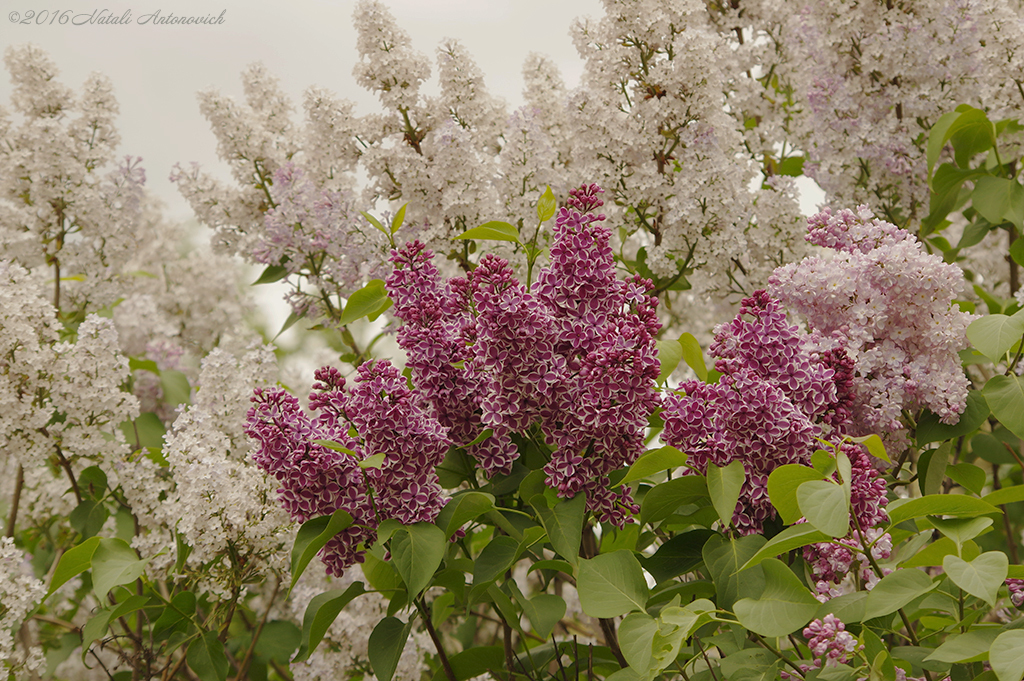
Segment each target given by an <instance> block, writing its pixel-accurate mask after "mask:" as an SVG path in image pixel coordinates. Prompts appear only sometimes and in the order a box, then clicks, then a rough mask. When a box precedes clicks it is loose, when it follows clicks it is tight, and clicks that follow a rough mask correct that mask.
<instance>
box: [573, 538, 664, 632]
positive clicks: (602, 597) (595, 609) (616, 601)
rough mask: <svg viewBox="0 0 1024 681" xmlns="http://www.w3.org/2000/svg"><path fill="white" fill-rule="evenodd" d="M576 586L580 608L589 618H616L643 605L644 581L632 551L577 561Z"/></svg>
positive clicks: (646, 593) (616, 552) (645, 588)
mask: <svg viewBox="0 0 1024 681" xmlns="http://www.w3.org/2000/svg"><path fill="white" fill-rule="evenodd" d="M576 584H577V590H578V591H579V595H580V606H581V607H582V608H583V612H585V613H586V614H588V615H590V616H591V617H618V616H619V615H625V614H626V613H627V612H631V611H633V610H641V611H642V610H643V609H644V606H645V605H646V604H647V596H648V590H647V580H645V579H644V571H643V569H642V568H641V567H640V563H639V562H638V561H637V559H636V556H634V555H633V552H632V551H626V550H620V551H612V552H611V553H604V554H601V555H599V556H595V557H594V558H591V559H589V560H587V559H580V561H579V577H578V578H577V580H576Z"/></svg>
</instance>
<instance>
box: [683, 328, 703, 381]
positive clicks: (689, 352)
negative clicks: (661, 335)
mask: <svg viewBox="0 0 1024 681" xmlns="http://www.w3.org/2000/svg"><path fill="white" fill-rule="evenodd" d="M679 345H680V346H681V347H682V349H683V361H684V362H686V364H687V366H689V367H690V368H691V369H693V373H695V374H696V375H697V378H699V379H700V380H702V381H704V382H705V383H706V382H707V380H708V367H707V365H706V364H705V363H704V353H703V351H701V349H700V343H698V342H697V338H696V337H695V336H694V335H693V334H692V333H689V332H687V333H684V334H683V335H682V336H680V337H679Z"/></svg>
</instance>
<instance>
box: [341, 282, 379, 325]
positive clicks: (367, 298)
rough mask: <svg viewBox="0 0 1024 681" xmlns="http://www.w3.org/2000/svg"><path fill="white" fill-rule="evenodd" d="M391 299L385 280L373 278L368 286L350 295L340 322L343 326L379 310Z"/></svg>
mask: <svg viewBox="0 0 1024 681" xmlns="http://www.w3.org/2000/svg"><path fill="white" fill-rule="evenodd" d="M389 301H390V299H389V298H388V292H387V290H385V288H384V282H383V281H382V280H380V279H371V280H370V282H369V283H368V284H366V286H364V287H362V288H361V289H359V290H358V291H355V292H353V293H352V295H350V296H349V297H348V300H347V301H346V302H345V309H344V311H343V312H342V313H341V319H340V320H339V323H340V324H341V325H342V326H347V325H348V324H351V323H352V322H354V321H356V320H357V319H361V318H363V317H366V316H367V315H371V314H373V313H375V312H377V311H378V310H380V309H381V308H383V307H384V306H385V305H387V304H388V303H389Z"/></svg>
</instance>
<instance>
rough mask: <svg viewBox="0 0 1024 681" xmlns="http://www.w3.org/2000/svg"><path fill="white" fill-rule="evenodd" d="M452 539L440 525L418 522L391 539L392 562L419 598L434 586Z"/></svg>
mask: <svg viewBox="0 0 1024 681" xmlns="http://www.w3.org/2000/svg"><path fill="white" fill-rule="evenodd" d="M447 544H448V538H447V537H446V536H445V534H444V532H442V531H441V529H440V528H439V527H438V526H437V525H431V524H430V523H416V524H415V525H407V526H405V527H404V528H403V529H401V530H399V531H397V532H395V534H394V536H393V537H392V538H391V560H392V561H394V563H395V567H396V568H397V569H398V574H400V575H402V580H403V581H404V582H405V585H406V587H407V588H408V590H409V597H410V598H415V597H416V596H418V595H419V594H420V592H421V591H423V589H425V588H426V587H427V585H428V584H430V580H431V579H432V578H433V577H434V571H435V570H437V567H438V566H439V565H440V564H441V559H442V558H444V552H445V549H446V548H447Z"/></svg>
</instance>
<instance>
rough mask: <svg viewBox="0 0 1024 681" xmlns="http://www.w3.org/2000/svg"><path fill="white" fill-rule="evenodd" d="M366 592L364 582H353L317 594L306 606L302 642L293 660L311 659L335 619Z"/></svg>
mask: <svg viewBox="0 0 1024 681" xmlns="http://www.w3.org/2000/svg"><path fill="white" fill-rule="evenodd" d="M364 593H366V587H365V586H364V585H363V583H362V582H353V583H352V584H349V586H348V588H347V589H332V590H331V591H325V592H324V593H322V594H317V595H316V596H314V597H313V600H311V601H310V602H309V605H307V606H306V612H305V614H304V615H303V616H302V643H301V645H300V646H299V651H298V653H296V655H295V658H294V659H293V660H292V661H293V662H304V661H305V660H308V659H309V656H310V654H311V653H312V652H313V651H314V650H316V647H317V646H318V645H320V641H322V640H323V638H324V634H326V633H327V630H328V629H330V627H331V625H332V624H333V623H334V620H335V619H337V617H338V613H340V612H341V611H342V610H343V609H344V607H345V606H346V605H348V604H349V602H350V601H351V600H352V599H353V598H355V597H357V596H359V595H361V594H364Z"/></svg>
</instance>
